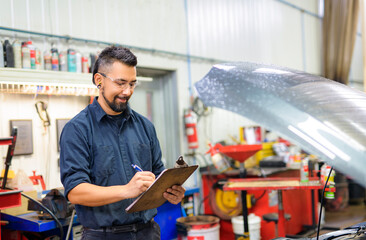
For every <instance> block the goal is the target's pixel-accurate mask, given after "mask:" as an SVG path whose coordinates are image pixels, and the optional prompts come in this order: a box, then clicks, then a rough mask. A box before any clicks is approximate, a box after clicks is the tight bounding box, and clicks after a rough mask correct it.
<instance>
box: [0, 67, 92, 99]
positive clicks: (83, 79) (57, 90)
mask: <svg viewBox="0 0 366 240" xmlns="http://www.w3.org/2000/svg"><path fill="white" fill-rule="evenodd" d="M0 93H15V94H41V95H72V96H96V95H98V89H97V88H96V86H95V85H93V84H92V74H91V73H73V72H60V71H58V72H56V71H46V70H35V69H19V68H0Z"/></svg>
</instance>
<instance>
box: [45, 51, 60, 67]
mask: <svg viewBox="0 0 366 240" xmlns="http://www.w3.org/2000/svg"><path fill="white" fill-rule="evenodd" d="M43 64H44V70H48V71H51V70H52V54H51V51H50V50H46V51H44V54H43ZM57 67H58V64H57Z"/></svg>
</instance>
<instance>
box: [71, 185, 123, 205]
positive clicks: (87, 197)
mask: <svg viewBox="0 0 366 240" xmlns="http://www.w3.org/2000/svg"><path fill="white" fill-rule="evenodd" d="M127 193H128V192H127V191H126V190H125V186H124V185H118V186H108V187H101V186H97V185H93V184H90V183H81V184H79V185H77V186H76V187H74V188H73V189H72V190H71V191H70V192H69V194H68V198H69V200H70V202H71V203H73V204H79V205H84V206H88V207H98V206H103V205H106V204H110V203H115V202H118V201H121V200H124V199H127V198H130V197H129V196H128V194H127Z"/></svg>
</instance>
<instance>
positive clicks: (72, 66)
mask: <svg viewBox="0 0 366 240" xmlns="http://www.w3.org/2000/svg"><path fill="white" fill-rule="evenodd" d="M67 68H68V69H69V72H76V52H75V50H73V49H68V50H67Z"/></svg>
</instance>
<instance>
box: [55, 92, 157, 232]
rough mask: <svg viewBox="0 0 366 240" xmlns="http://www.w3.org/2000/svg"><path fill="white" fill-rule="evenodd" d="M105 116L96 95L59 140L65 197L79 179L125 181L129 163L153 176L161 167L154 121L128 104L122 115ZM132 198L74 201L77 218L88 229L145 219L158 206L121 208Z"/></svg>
mask: <svg viewBox="0 0 366 240" xmlns="http://www.w3.org/2000/svg"><path fill="white" fill-rule="evenodd" d="M117 122H118V121H117V120H116V119H113V118H111V117H110V116H108V115H107V114H106V113H105V112H104V110H103V109H102V108H101V106H100V105H99V103H98V101H97V98H96V99H95V100H94V102H93V103H92V104H91V105H89V106H87V107H86V108H85V109H84V110H83V111H81V112H80V113H79V114H78V115H76V116H75V117H74V118H73V119H71V120H70V121H69V122H68V123H67V124H66V125H65V127H64V128H63V131H62V133H61V139H60V147H61V151H60V171H61V181H62V184H63V185H64V188H65V196H67V195H68V193H69V192H70V190H72V189H73V188H74V187H76V186H77V185H78V184H80V183H91V184H95V185H98V186H114V185H125V184H127V183H128V182H129V181H130V180H131V178H132V177H133V176H134V175H135V173H136V171H135V170H134V169H133V168H132V166H131V164H137V165H138V166H140V167H141V168H142V169H143V170H144V171H151V172H153V173H154V174H155V175H158V174H160V172H161V171H163V170H164V165H163V163H162V161H161V149H160V145H159V141H158V139H157V136H156V132H155V128H154V126H153V124H152V123H151V122H150V121H149V120H148V119H147V118H145V117H143V116H142V115H140V114H138V113H136V112H135V111H133V110H132V109H131V108H130V107H129V106H128V107H127V109H126V110H125V111H124V112H123V117H122V119H120V120H119V122H120V126H118V125H119V124H117ZM133 201H134V199H126V200H123V201H119V202H116V203H112V204H108V205H104V206H100V207H87V206H82V205H76V206H75V208H76V213H77V215H78V218H79V221H80V223H81V224H82V225H83V226H84V227H88V228H94V229H97V228H101V227H108V226H113V225H123V224H130V223H135V222H147V221H149V220H150V219H151V218H153V217H154V216H155V215H156V213H157V211H156V209H151V210H147V211H142V212H137V213H130V214H129V213H126V212H125V208H126V207H127V206H128V205H130V204H131V203H132V202H133Z"/></svg>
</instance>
